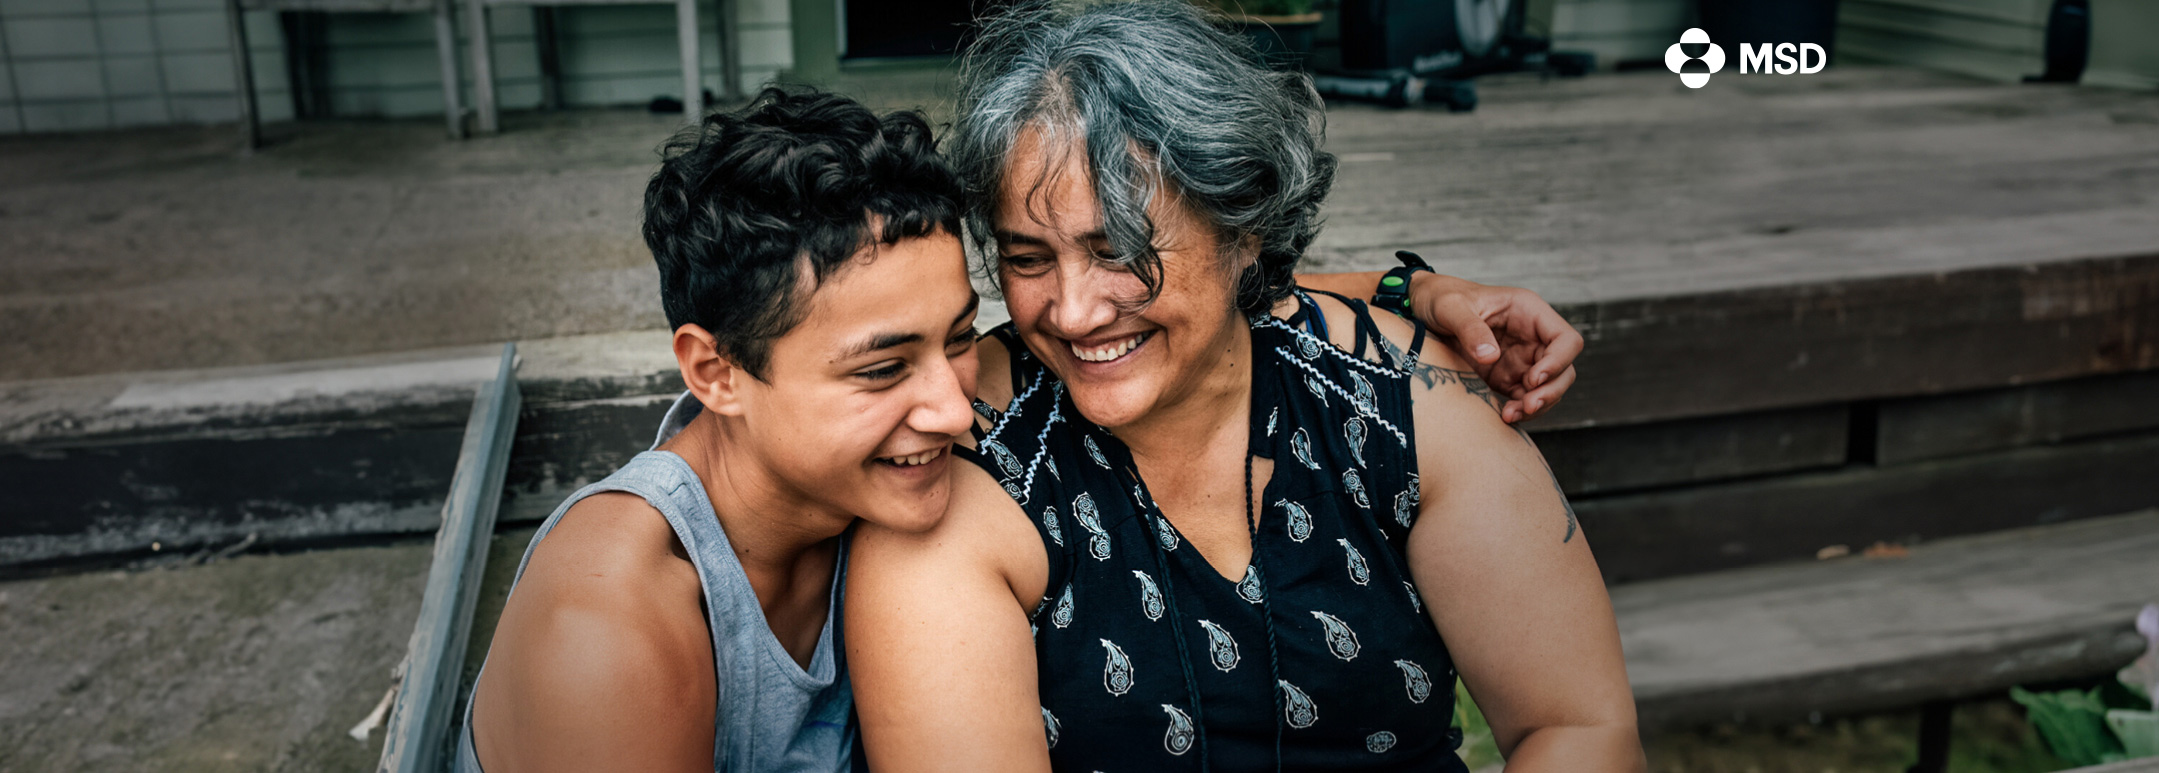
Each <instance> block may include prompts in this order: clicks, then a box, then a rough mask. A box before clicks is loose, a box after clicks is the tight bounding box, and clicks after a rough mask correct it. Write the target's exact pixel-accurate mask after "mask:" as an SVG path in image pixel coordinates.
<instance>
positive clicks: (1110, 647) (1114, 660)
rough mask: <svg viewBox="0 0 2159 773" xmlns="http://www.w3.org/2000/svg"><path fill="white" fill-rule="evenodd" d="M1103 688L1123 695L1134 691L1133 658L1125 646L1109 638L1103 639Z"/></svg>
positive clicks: (1114, 693) (1111, 692) (1110, 692)
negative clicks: (1125, 649) (1128, 654)
mask: <svg viewBox="0 0 2159 773" xmlns="http://www.w3.org/2000/svg"><path fill="white" fill-rule="evenodd" d="M1102 650H1103V652H1104V653H1105V654H1104V655H1103V658H1102V689H1104V690H1108V691H1109V694H1111V695H1123V694H1125V693H1128V692H1131V691H1132V659H1131V658H1129V657H1126V656H1125V654H1124V648H1123V647H1119V646H1117V645H1116V644H1115V643H1112V642H1111V641H1110V640H1108V639H1103V640H1102Z"/></svg>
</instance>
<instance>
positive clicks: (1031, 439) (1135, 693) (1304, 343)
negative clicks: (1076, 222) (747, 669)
mask: <svg viewBox="0 0 2159 773" xmlns="http://www.w3.org/2000/svg"><path fill="white" fill-rule="evenodd" d="M1300 300H1302V301H1303V311H1300V312H1299V314H1298V315H1297V316H1296V317H1295V318H1293V319H1291V320H1289V321H1288V322H1287V323H1285V322H1283V321H1281V320H1277V319H1275V318H1273V317H1267V318H1263V319H1258V320H1255V321H1254V322H1253V326H1252V347H1253V349H1254V363H1255V367H1254V368H1253V374H1254V375H1253V379H1254V383H1253V385H1252V406H1253V410H1252V428H1251V433H1252V434H1251V448H1252V451H1253V453H1254V454H1255V455H1257V456H1263V457H1267V458H1269V459H1272V460H1274V463H1275V464H1274V474H1273V478H1272V479H1271V480H1267V481H1264V489H1260V490H1254V491H1253V492H1252V496H1253V497H1254V498H1255V499H1256V500H1257V501H1258V502H1259V503H1260V513H1261V515H1260V519H1259V521H1258V525H1257V530H1256V533H1255V534H1254V535H1253V543H1252V548H1253V557H1252V563H1251V566H1250V567H1248V568H1247V569H1246V570H1245V572H1244V576H1243V577H1241V578H1237V580H1235V581H1233V580H1232V579H1230V578H1225V577H1223V576H1222V574H1221V573H1220V572H1218V571H1216V570H1215V568H1214V567H1213V566H1212V565H1211V564H1209V563H1208V562H1207V560H1206V558H1204V557H1202V556H1201V555H1200V554H1199V552H1198V551H1197V550H1196V549H1194V548H1192V547H1191V546H1190V545H1189V544H1187V543H1186V542H1185V540H1184V539H1183V537H1181V536H1180V535H1179V534H1178V533H1177V529H1176V528H1175V527H1174V526H1172V525H1171V524H1170V522H1169V521H1168V520H1167V519H1165V518H1163V517H1162V513H1161V511H1160V510H1158V509H1156V507H1155V506H1154V503H1153V499H1152V497H1150V496H1149V494H1148V489H1147V482H1146V481H1144V480H1141V479H1140V477H1139V475H1138V473H1137V471H1136V469H1135V467H1134V465H1133V462H1132V458H1131V456H1130V454H1129V453H1128V452H1127V451H1126V449H1125V447H1124V444H1123V443H1120V442H1118V440H1117V438H1116V437H1115V436H1114V435H1112V434H1110V433H1109V432H1108V431H1107V430H1104V429H1102V428H1101V427H1097V426H1095V425H1094V424H1092V423H1091V422H1089V421H1087V419H1086V418H1085V417H1083V416H1081V415H1080V414H1079V411H1078V410H1077V409H1075V408H1074V407H1073V403H1072V401H1071V399H1070V397H1069V396H1068V395H1067V394H1066V392H1065V389H1064V386H1063V384H1062V383H1061V382H1059V381H1058V380H1057V378H1056V377H1055V375H1053V374H1052V373H1050V372H1049V370H1048V369H1047V368H1045V367H1044V366H1043V365H1042V364H1041V362H1040V360H1038V359H1036V358H1035V357H1034V356H1033V355H1032V354H1031V353H1029V352H1028V351H1027V349H1026V347H1025V345H1024V344H1023V343H1021V341H1020V340H1019V338H1018V335H1017V333H1016V332H1015V331H1014V330H1013V329H1012V328H1011V326H1010V325H1009V324H1007V325H1006V326H1003V327H1000V328H997V329H995V330H993V331H991V335H995V336H998V337H999V338H1000V339H1001V340H1002V341H1003V342H1004V344H1005V346H1006V347H1007V348H1008V349H1009V350H1010V351H1011V352H1012V362H1013V389H1014V393H1015V395H1016V397H1015V398H1014V399H1013V400H1012V402H1011V403H1010V404H1009V405H1008V406H1006V408H1005V410H1003V411H997V410H995V409H993V408H991V407H990V406H987V405H983V404H978V405H977V406H976V408H977V410H978V411H982V412H984V413H985V415H986V416H988V417H989V418H990V419H991V422H992V425H991V428H990V429H988V430H987V431H986V432H984V433H982V436H981V437H980V438H978V440H979V450H977V451H972V452H966V451H964V450H963V453H966V454H967V456H968V457H969V458H971V459H972V460H973V461H975V463H976V464H978V465H980V466H981V467H982V468H983V469H985V470H987V471H989V472H990V474H991V475H993V476H995V477H997V478H998V479H999V480H1000V481H1001V482H1002V483H1003V485H1004V487H1005V490H1006V491H1007V492H1008V493H1010V494H1011V495H1012V498H1013V499H1014V500H1016V501H1017V502H1019V504H1020V506H1021V508H1022V509H1023V510H1025V511H1026V513H1027V515H1028V516H1029V518H1031V519H1032V520H1033V521H1034V523H1035V526H1036V529H1037V530H1038V531H1039V533H1040V534H1041V537H1042V543H1043V546H1044V548H1046V549H1047V552H1048V554H1049V585H1048V586H1047V587H1048V593H1047V595H1046V596H1045V597H1044V599H1043V600H1042V603H1041V605H1040V607H1039V608H1037V609H1036V611H1035V612H1034V613H1033V614H1032V618H1031V621H1030V622H1031V623H1032V626H1033V629H1034V637H1035V656H1036V659H1037V666H1038V672H1039V674H1040V681H1041V684H1040V688H1041V696H1042V721H1043V724H1044V730H1045V732H1046V733H1047V734H1048V738H1049V745H1050V758H1051V761H1052V763H1053V765H1054V766H1055V768H1056V769H1058V770H1072V771H1106V772H1108V773H1115V772H1116V771H1153V770H1210V769H1211V770H1278V769H1279V770H1301V769H1325V770H1394V769H1408V768H1414V769H1417V770H1428V771H1463V770H1465V768H1464V767H1463V765H1462V763H1461V761H1460V760H1459V759H1458V758H1457V757H1456V756H1455V753H1454V749H1455V748H1456V747H1458V746H1459V745H1460V743H1461V734H1460V732H1459V731H1458V730H1455V729H1453V728H1452V721H1453V718H1454V716H1453V715H1454V692H1453V685H1454V678H1455V677H1454V668H1453V663H1452V661H1451V660H1450V659H1449V658H1448V655H1447V648H1446V646H1445V645H1444V644H1443V643H1442V642H1441V641H1440V636H1439V631H1438V630H1437V629H1436V628H1435V627H1434V626H1433V624H1432V620H1431V618H1430V617H1428V616H1427V615H1426V614H1425V610H1424V607H1423V603H1422V601H1421V600H1420V599H1419V598H1418V596H1417V590H1416V588H1415V586H1413V585H1412V584H1411V583H1410V575H1409V569H1408V566H1407V564H1406V561H1405V559H1404V554H1403V546H1405V545H1406V544H1407V542H1408V537H1409V529H1410V526H1411V525H1412V524H1413V523H1414V522H1415V519H1416V516H1417V498H1418V492H1417V473H1416V469H1417V465H1416V461H1417V454H1416V448H1415V445H1414V436H1413V429H1412V426H1413V425H1412V420H1411V416H1410V393H1409V382H1408V377H1407V376H1406V374H1404V373H1403V372H1402V371H1401V370H1399V369H1398V368H1397V365H1398V363H1396V362H1394V360H1393V359H1392V358H1389V357H1386V356H1385V353H1384V352H1382V353H1381V355H1380V362H1378V363H1375V362H1373V361H1371V360H1367V359H1365V358H1364V357H1363V356H1362V355H1363V353H1364V352H1363V350H1364V348H1365V347H1366V346H1367V345H1368V343H1369V342H1370V341H1372V340H1374V339H1375V338H1376V336H1377V335H1378V334H1377V331H1376V329H1375V328H1373V326H1372V324H1371V318H1370V317H1369V316H1368V312H1367V311H1366V309H1365V307H1364V304H1362V303H1361V302H1357V301H1349V303H1350V305H1351V306H1352V308H1354V309H1355V310H1356V312H1357V327H1358V330H1357V339H1356V341H1357V343H1356V350H1357V351H1356V352H1355V353H1352V352H1345V351H1343V350H1341V349H1340V348H1337V347H1336V346H1334V345H1332V344H1330V343H1327V341H1326V340H1325V331H1324V319H1323V318H1322V317H1320V316H1319V314H1318V312H1317V310H1316V309H1315V308H1314V307H1313V305H1312V303H1311V300H1310V298H1309V297H1303V296H1300ZM1422 340H1423V334H1422V332H1421V331H1420V332H1419V334H1418V340H1417V343H1419V344H1421V343H1422ZM1410 356H1411V357H1415V354H1414V350H1412V354H1411V355H1410ZM1261 483H1262V481H1257V480H1255V481H1253V483H1252V485H1253V486H1260V485H1261Z"/></svg>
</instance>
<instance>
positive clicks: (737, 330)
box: [644, 88, 961, 380]
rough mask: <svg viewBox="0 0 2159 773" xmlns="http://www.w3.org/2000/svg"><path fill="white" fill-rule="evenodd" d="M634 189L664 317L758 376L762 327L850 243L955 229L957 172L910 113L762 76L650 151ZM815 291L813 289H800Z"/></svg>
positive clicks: (764, 337)
mask: <svg viewBox="0 0 2159 773" xmlns="http://www.w3.org/2000/svg"><path fill="white" fill-rule="evenodd" d="M660 157H661V161H660V171H659V172H658V173H656V174H654V175H653V176H652V182H651V184H649V185H647V186H646V187H645V222H644V234H645V245H646V246H648V247H650V248H651V249H652V258H653V260H654V261H655V262H657V263H659V268H660V304H661V306H663V307H664V308H665V309H666V311H667V324H668V327H670V328H680V327H682V326H683V325H689V324H695V325H698V326H700V327H703V328H704V329H705V330H707V331H710V332H711V333H712V335H713V337H715V338H717V339H718V340H719V349H720V353H721V354H722V355H724V356H726V357H727V358H728V359H729V360H732V361H733V362H734V363H735V364H736V365H737V366H739V367H741V368H743V369H744V370H747V371H749V373H750V375H752V376H755V377H757V378H758V379H760V380H762V379H764V378H765V372H766V365H767V364H768V361H769V358H770V356H771V353H772V339H774V338H778V337H780V336H782V335H786V334H787V331H789V330H792V329H794V327H795V325H797V324H800V323H801V321H802V318H803V315H804V314H806V313H807V312H806V309H807V304H808V301H809V293H807V292H803V290H802V287H803V281H802V279H803V274H804V273H805V271H807V273H808V274H809V275H810V278H811V279H813V280H814V281H813V282H811V283H810V286H811V287H813V288H814V287H815V286H816V285H817V284H821V283H822V282H824V281H825V280H826V279H827V278H829V277H831V276H832V274H833V273H834V272H835V271H837V270H838V269H839V268H840V267H841V266H843V265H845V264H846V263H847V261H848V259H850V258H852V257H854V256H855V255H856V254H857V253H858V252H860V251H861V250H862V248H864V247H867V246H870V245H872V244H892V243H894V242H897V241H899V240H900V239H903V238H909V237H919V236H927V235H929V234H930V233H931V232H932V231H934V230H935V229H939V228H942V229H944V230H945V231H946V232H947V233H950V234H952V235H954V236H958V235H959V233H960V225H959V216H960V206H961V201H960V196H961V188H960V183H959V178H958V177H956V176H955V175H954V174H953V172H952V169H951V167H949V166H947V165H946V164H945V161H944V159H943V157H941V156H939V155H938V154H937V148H936V143H935V141H934V140H932V139H931V136H930V126H929V122H928V121H926V120H924V119H923V117H922V116H921V115H920V114H918V113H915V112H913V111H900V112H895V113H890V114H887V115H884V116H882V117H879V116H878V115H876V114H875V113H872V112H870V110H869V108H866V107H863V106H862V105H861V104H860V103H858V102H856V101H854V100H852V99H848V98H846V97H842V96H838V95H835V94H825V93H820V92H816V91H811V90H805V89H782V88H767V89H765V90H764V91H763V92H762V93H760V94H758V95H757V98H756V99H755V100H753V101H751V102H750V104H749V105H748V106H746V107H743V108H742V109H740V110H736V111H732V112H724V113H713V114H711V115H708V116H705V119H704V120H703V121H702V122H700V123H699V124H698V125H696V126H692V127H688V128H685V129H683V130H682V131H681V132H680V133H678V134H676V135H675V136H674V137H673V138H671V139H669V140H668V141H667V144H666V145H664V146H662V147H661V149H660ZM812 292H814V290H812Z"/></svg>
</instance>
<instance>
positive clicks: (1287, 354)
mask: <svg viewBox="0 0 2159 773" xmlns="http://www.w3.org/2000/svg"><path fill="white" fill-rule="evenodd" d="M1274 350H1275V352H1276V353H1277V354H1280V355H1281V356H1282V359H1283V361H1285V362H1290V363H1294V364H1296V366H1297V367H1299V368H1303V369H1304V370H1305V372H1306V373H1310V374H1312V375H1313V376H1314V377H1317V378H1318V379H1319V383H1322V384H1326V385H1327V388H1328V389H1332V390H1334V393H1335V394H1338V395H1341V396H1342V399H1343V400H1346V401H1348V402H1349V406H1350V407H1351V408H1355V409H1357V414H1358V415H1360V416H1364V417H1365V418H1369V419H1371V420H1372V421H1374V422H1377V423H1378V424H1379V426H1380V427H1381V428H1383V429H1385V430H1387V431H1388V432H1392V433H1394V439H1395V441H1396V442H1398V443H1401V444H1402V445H1405V446H1406V445H1409V438H1408V437H1405V436H1404V435H1403V434H1402V430H1401V428H1399V427H1396V426H1394V422H1391V421H1388V420H1386V419H1384V418H1381V417H1380V415H1379V412H1378V411H1368V410H1365V409H1364V406H1363V405H1362V404H1360V403H1359V402H1358V400H1357V398H1356V396H1355V395H1352V394H1350V393H1349V390H1347V389H1343V388H1342V387H1341V385H1339V384H1336V383H1334V382H1333V381H1330V380H1328V378H1327V376H1326V374H1323V373H1320V372H1319V369H1318V368H1315V367H1312V365H1311V363H1308V362H1305V361H1304V359H1303V358H1301V357H1298V356H1297V353H1296V352H1292V351H1290V350H1288V349H1284V348H1282V347H1279V346H1277V347H1275V348H1274Z"/></svg>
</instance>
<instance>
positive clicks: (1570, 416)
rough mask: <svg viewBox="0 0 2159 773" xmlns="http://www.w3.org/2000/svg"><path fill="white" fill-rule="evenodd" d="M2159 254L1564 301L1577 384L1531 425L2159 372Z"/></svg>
mask: <svg viewBox="0 0 2159 773" xmlns="http://www.w3.org/2000/svg"><path fill="white" fill-rule="evenodd" d="M2153 299H2159V254H2151V255H2146V256H2143V257H2135V258H2101V259H2093V260H2078V261H2067V262H2061V263H2046V264H2034V265H2029V266H2015V267H2009V268H1986V269H1973V270H1967V271H1959V272H1955V273H1949V274H1928V275H1921V276H1896V277H1886V278H1879V279H1861V280H1850V281H1831V282H1820V283H1809V284H1797V285H1789V286H1782V287H1771V288H1764V289H1751V290H1734V291H1724V292H1711V293H1702V294H1695V295H1677V296H1672V297H1665V298H1649V299H1635V300H1623V301H1611V302H1601V303H1589V304H1579V305H1564V306H1563V307H1562V308H1561V309H1560V311H1561V312H1562V313H1563V314H1565V315H1566V316H1567V318H1568V319H1569V320H1572V321H1573V322H1574V324H1575V325H1576V326H1577V327H1578V328H1580V329H1581V331H1582V334H1583V336H1584V337H1585V338H1587V339H1588V340H1589V346H1588V348H1587V349H1586V350H1585V351H1584V352H1583V353H1582V356H1581V358H1580V359H1579V360H1578V361H1577V363H1576V367H1577V368H1578V369H1579V372H1580V373H1581V380H1580V381H1579V382H1578V383H1577V384H1576V385H1575V387H1574V389H1573V391H1572V392H1571V393H1569V394H1568V395H1567V400H1566V402H1563V403H1560V404H1559V406H1558V407H1556V408H1554V409H1553V410H1552V412H1551V414H1549V415H1548V416H1546V417H1545V418H1543V419H1540V420H1538V422H1537V423H1536V424H1534V425H1533V427H1532V428H1537V429H1556V428H1562V427H1579V426H1589V425H1596V424H1625V423H1636V422H1646V421H1657V420H1663V419H1674V418H1682V417H1688V416H1704V415H1716V414H1726V413H1742V412H1747V411H1758V410H1764V409H1770V408H1783V407H1790V406H1798V405H1819V404H1824V403H1834V402H1845V401H1850V400H1864V399H1876V398H1891V397H1906V396H1914V395H1932V394H1942V393H1946V392H1957V391H1964V390H1971V389H1985V388H1991V387H1999V386H2003V385H2006V384H2018V383H2032V382H2039V381H2053V380H2059V379H2067V378H2076V377H2081V376H2090V375H2099V374H2106V373H2126V372H2132V371H2139V370H2151V369H2155V368H2159V302H2155V301H2154V300H2153Z"/></svg>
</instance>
